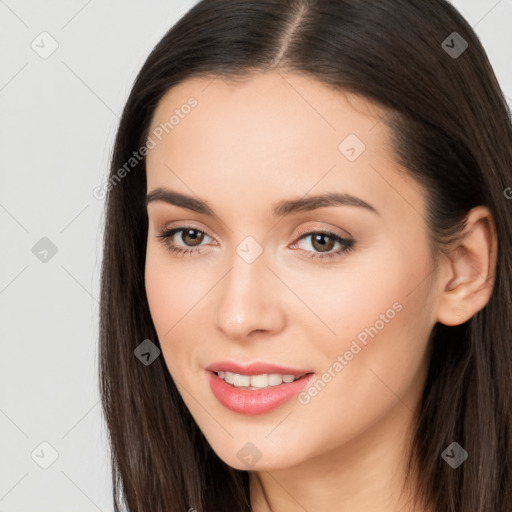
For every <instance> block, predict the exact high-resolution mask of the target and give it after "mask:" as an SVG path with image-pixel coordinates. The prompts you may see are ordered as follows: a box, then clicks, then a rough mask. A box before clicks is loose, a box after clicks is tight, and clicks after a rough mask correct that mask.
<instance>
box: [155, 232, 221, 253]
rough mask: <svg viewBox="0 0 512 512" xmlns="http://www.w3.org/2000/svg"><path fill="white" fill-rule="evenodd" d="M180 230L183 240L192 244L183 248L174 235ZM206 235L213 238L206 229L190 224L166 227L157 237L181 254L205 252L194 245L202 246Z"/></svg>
mask: <svg viewBox="0 0 512 512" xmlns="http://www.w3.org/2000/svg"><path fill="white" fill-rule="evenodd" d="M179 232H182V233H181V235H180V236H179V237H178V238H181V240H182V242H184V243H185V244H189V243H190V244H191V245H185V246H184V247H185V248H183V246H180V245H178V244H177V243H176V241H175V240H174V236H175V235H176V234H177V233H179ZM205 237H208V238H211V237H210V236H209V235H208V234H206V233H205V232H204V231H201V230H200V229H197V228H193V227H190V226H188V227H187V226H182V227H179V228H172V229H166V230H164V231H162V232H161V233H160V234H158V235H157V238H159V239H160V240H162V241H163V242H164V243H165V245H166V246H167V248H168V249H169V250H170V251H171V252H173V253H175V254H178V255H181V256H184V255H185V254H191V253H194V252H197V253H200V252H203V251H202V250H201V249H194V247H200V244H201V242H202V241H203V240H204V239H205Z"/></svg>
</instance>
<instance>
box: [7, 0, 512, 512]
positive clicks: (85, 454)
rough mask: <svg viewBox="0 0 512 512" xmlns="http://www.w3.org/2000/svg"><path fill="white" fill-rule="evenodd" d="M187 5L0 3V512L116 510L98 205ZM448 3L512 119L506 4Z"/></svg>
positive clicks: (490, 0) (185, 1)
mask: <svg viewBox="0 0 512 512" xmlns="http://www.w3.org/2000/svg"><path fill="white" fill-rule="evenodd" d="M195 3H196V2H195V1H191V0H182V1H178V0H151V1H148V2H142V1H139V2H135V1H126V0H125V1H121V0H110V1H108V2H105V1H103V2H100V1H98V0H88V1H87V0H73V1H66V2H64V1H61V2H58V1H55V0H53V1H47V2H37V1H35V0H26V1H22V0H18V1H16V0H6V1H1V2H0V46H1V47H2V48H3V51H2V54H1V65H0V108H1V123H0V145H1V151H0V155H1V167H0V168H1V173H2V186H1V188H0V220H1V224H0V225H1V241H0V244H1V247H2V249H1V250H2V264H1V269H0V311H1V314H2V316H1V322H0V340H1V344H2V346H1V347H2V348H1V357H0V512H21V511H23V512H26V511H31V512H50V511H51V512H64V511H66V512H67V511H69V510H73V511H75V512H96V511H98V510H100V511H103V512H107V511H111V510H112V506H111V484H110V465H109V452H108V446H107V443H106V436H105V428H104V425H103V422H102V416H101V408H100V403H99V393H98V384H97V363H98V355H97V332H98V330H97V329H98V313H99V305H98V300H99V276H100V268H101V242H102V234H103V227H102V222H103V207H104V200H103V199H101V198H100V199H98V198H97V197H95V195H94V194H93V191H94V189H95V188H96V187H98V186H99V185H101V184H102V183H104V182H105V179H106V176H107V172H108V163H109V162H108V161H109V155H110V151H111V148H112V145H113V141H114V136H115V132H116V129H117V126H118V122H119V117H120V114H121V111H122V108H123V106H124V103H125V101H126V99H127V96H128V93H129V91H130V88H131V85H132V83H133V80H134V79H135V76H136V74H137V72H138V71H139V69H140V67H141V65H142V64H143V62H144V60H145V59H146V57H147V56H148V54H149V52H150V51H151V49H152V48H153V46H154V45H155V44H156V43H157V42H158V41H159V40H160V38H161V37H162V36H163V35H164V33H165V32H166V31H167V30H168V29H169V28H170V27H171V26H172V25H173V24H174V23H175V22H176V21H177V20H178V19H179V18H180V17H181V16H182V15H183V14H184V13H185V12H186V11H187V10H188V9H190V8H191V7H192V6H193V5H194V4H195ZM453 3H454V5H455V6H456V7H457V8H458V9H459V10H460V11H461V13H462V14H463V15H464V16H465V17H466V19H467V20H468V21H469V23H470V24H471V25H472V26H473V27H474V29H475V30H476V32H477V34H478V36H479V37H480V39H481V40H482V43H483V45H484V47H485V49H486V50H487V53H488V55H489V58H490V60H491V63H492V65H493V66H494V69H495V72H496V74H497V76H498V79H499V81H500V84H501V86H502V88H503V90H504V92H505V94H506V95H507V96H508V98H509V100H508V101H509V104H511V105H512V100H511V99H510V98H512V66H511V65H510V58H511V57H510V48H512V30H511V28H512V0H500V1H498V0H457V1H454V2H453ZM447 36H448V34H447ZM440 45H441V41H440ZM440 51H441V46H440ZM510 186H512V183H511V184H510ZM511 213H512V201H511Z"/></svg>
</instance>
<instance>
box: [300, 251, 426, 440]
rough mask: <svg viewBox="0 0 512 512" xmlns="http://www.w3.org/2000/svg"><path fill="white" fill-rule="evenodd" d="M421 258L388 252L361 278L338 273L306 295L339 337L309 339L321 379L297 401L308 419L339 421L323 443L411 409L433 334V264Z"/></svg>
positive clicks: (328, 428)
mask: <svg viewBox="0 0 512 512" xmlns="http://www.w3.org/2000/svg"><path fill="white" fill-rule="evenodd" d="M422 254H423V255H419V254H418V255H416V259H413V258H412V255H411V254H407V253H406V252H405V251H402V252H398V251H395V250H394V249H390V251H389V254H388V257H386V253H385V252H382V253H381V257H380V258H379V259H378V260H377V259H375V258H374V259H373V260H372V265H363V262H362V261H361V265H362V267H364V271H360V272H359V271H357V270H355V271H354V272H346V273H343V272H341V273H340V278H339V279H338V280H336V279H331V280H327V279H326V280H325V282H324V283H323V284H324V286H323V287H322V289H323V290H324V293H323V294H319V293H317V294H316V295H315V294H310V295H309V297H316V298H317V300H316V302H315V305H314V307H315V308H316V309H317V310H318V311H320V312H321V313H322V319H323V320H324V321H325V323H326V324H327V325H328V326H329V327H330V328H331V329H332V330H334V331H335V332H336V336H332V335H331V336H330V337H326V336H322V337H316V339H315V338H314V337H313V336H310V339H311V340H315V343H314V346H313V345H311V346H310V347H309V350H311V352H312V353H314V352H316V353H317V354H319V353H321V354H322V360H323V366H322V367H321V371H323V372H324V373H322V374H321V375H320V376H319V381H318V382H317V384H316V385H315V386H311V387H310V388H309V389H308V390H306V394H305V395H303V401H302V403H303V404H304V405H305V409H309V411H308V412H307V413H305V414H306V415H307V416H308V417H317V418H318V417H322V415H324V416H325V414H326V411H328V414H329V416H330V417H332V418H338V419H341V421H340V423H338V424H336V425H334V426H332V427H325V428H326V429H327V430H330V431H331V432H330V433H329V432H325V433H324V434H325V436H324V438H325V439H328V438H329V436H333V438H337V439H345V440H346V439H349V438H351V437H352V436H355V435H357V433H360V432H361V429H363V428H364V426H365V425H366V426H369V425H370V424H372V423H374V422H375V421H377V420H378V419H379V418H381V417H383V416H384V415H385V414H386V413H387V412H389V411H390V410H391V409H392V408H393V407H394V406H396V405H397V404H398V405H399V406H401V404H400V402H402V405H403V406H404V407H406V408H409V409H410V410H413V409H414V407H415V401H416V400H417V398H418V393H419V392H420V391H421V388H422V385H423V377H424V371H425V363H426V349H427V342H428V336H429V334H430V331H431V329H432V327H433V325H432V320H431V319H432V314H431V309H432V308H431V305H430V296H429V293H428V287H427V280H426V279H425V278H426V276H428V274H429V272H430V270H431V268H430V265H431V264H430V261H429V259H428V257H427V256H426V254H427V253H426V252H424V253H422ZM412 261H414V265H411V262H412ZM317 284H321V283H319V282H318V281H317ZM313 388H315V389H313ZM306 402H308V403H306ZM404 410H405V409H404ZM405 412H406V413H407V411H406V410H405ZM326 442H327V441H326Z"/></svg>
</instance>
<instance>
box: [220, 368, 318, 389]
mask: <svg viewBox="0 0 512 512" xmlns="http://www.w3.org/2000/svg"><path fill="white" fill-rule="evenodd" d="M212 373H214V374H215V375H217V377H219V378H220V379H222V380H223V381H224V382H226V383H227V384H229V385H230V386H231V387H234V388H237V389H248V390H257V389H266V388H269V387H274V386H280V385H282V384H283V383H284V384H290V383H292V382H295V381H297V380H300V379H302V378H304V377H306V376H307V375H311V373H312V372H309V373H302V374H300V375H294V374H292V373H284V374H283V373H260V374H257V375H247V374H240V373H235V372H228V371H223V370H219V371H217V372H212Z"/></svg>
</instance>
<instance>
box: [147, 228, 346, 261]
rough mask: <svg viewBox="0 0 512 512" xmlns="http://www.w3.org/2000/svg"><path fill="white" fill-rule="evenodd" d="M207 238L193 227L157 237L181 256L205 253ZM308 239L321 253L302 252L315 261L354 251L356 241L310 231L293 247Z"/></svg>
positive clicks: (170, 231)
mask: <svg viewBox="0 0 512 512" xmlns="http://www.w3.org/2000/svg"><path fill="white" fill-rule="evenodd" d="M179 232H181V236H180V237H179V238H180V239H181V241H182V242H183V243H184V244H185V246H184V247H185V248H184V247H183V246H180V245H178V244H177V243H176V241H175V240H174V238H175V235H176V234H177V233H179ZM205 237H207V238H212V237H210V236H209V235H208V234H206V233H205V232H204V231H201V230H200V229H197V228H193V227H180V228H172V229H168V230H164V231H162V232H161V233H160V234H159V235H157V238H159V239H161V240H163V242H164V243H165V244H166V246H167V247H168V249H169V250H170V251H171V252H173V253H175V254H177V255H180V256H185V254H191V253H201V252H203V251H202V250H201V249H200V246H201V243H202V242H203V241H204V240H205ZM308 238H309V239H311V241H310V243H309V245H310V247H312V248H313V249H314V250H317V251H320V252H317V253H315V252H313V251H310V250H307V249H301V250H302V251H304V252H307V253H312V254H309V255H308V256H307V257H309V258H313V259H324V258H333V257H335V256H341V254H342V253H347V252H349V251H351V250H353V249H354V245H355V242H354V240H349V239H345V238H342V237H341V236H339V235H337V234H336V233H332V232H330V231H310V232H309V233H305V234H303V235H301V237H300V238H299V239H298V240H297V241H296V242H295V243H294V244H293V245H297V244H298V243H299V242H301V241H302V240H305V239H308ZM336 244H339V246H340V248H338V249H337V250H335V251H333V250H332V249H333V248H334V247H335V245H336Z"/></svg>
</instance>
